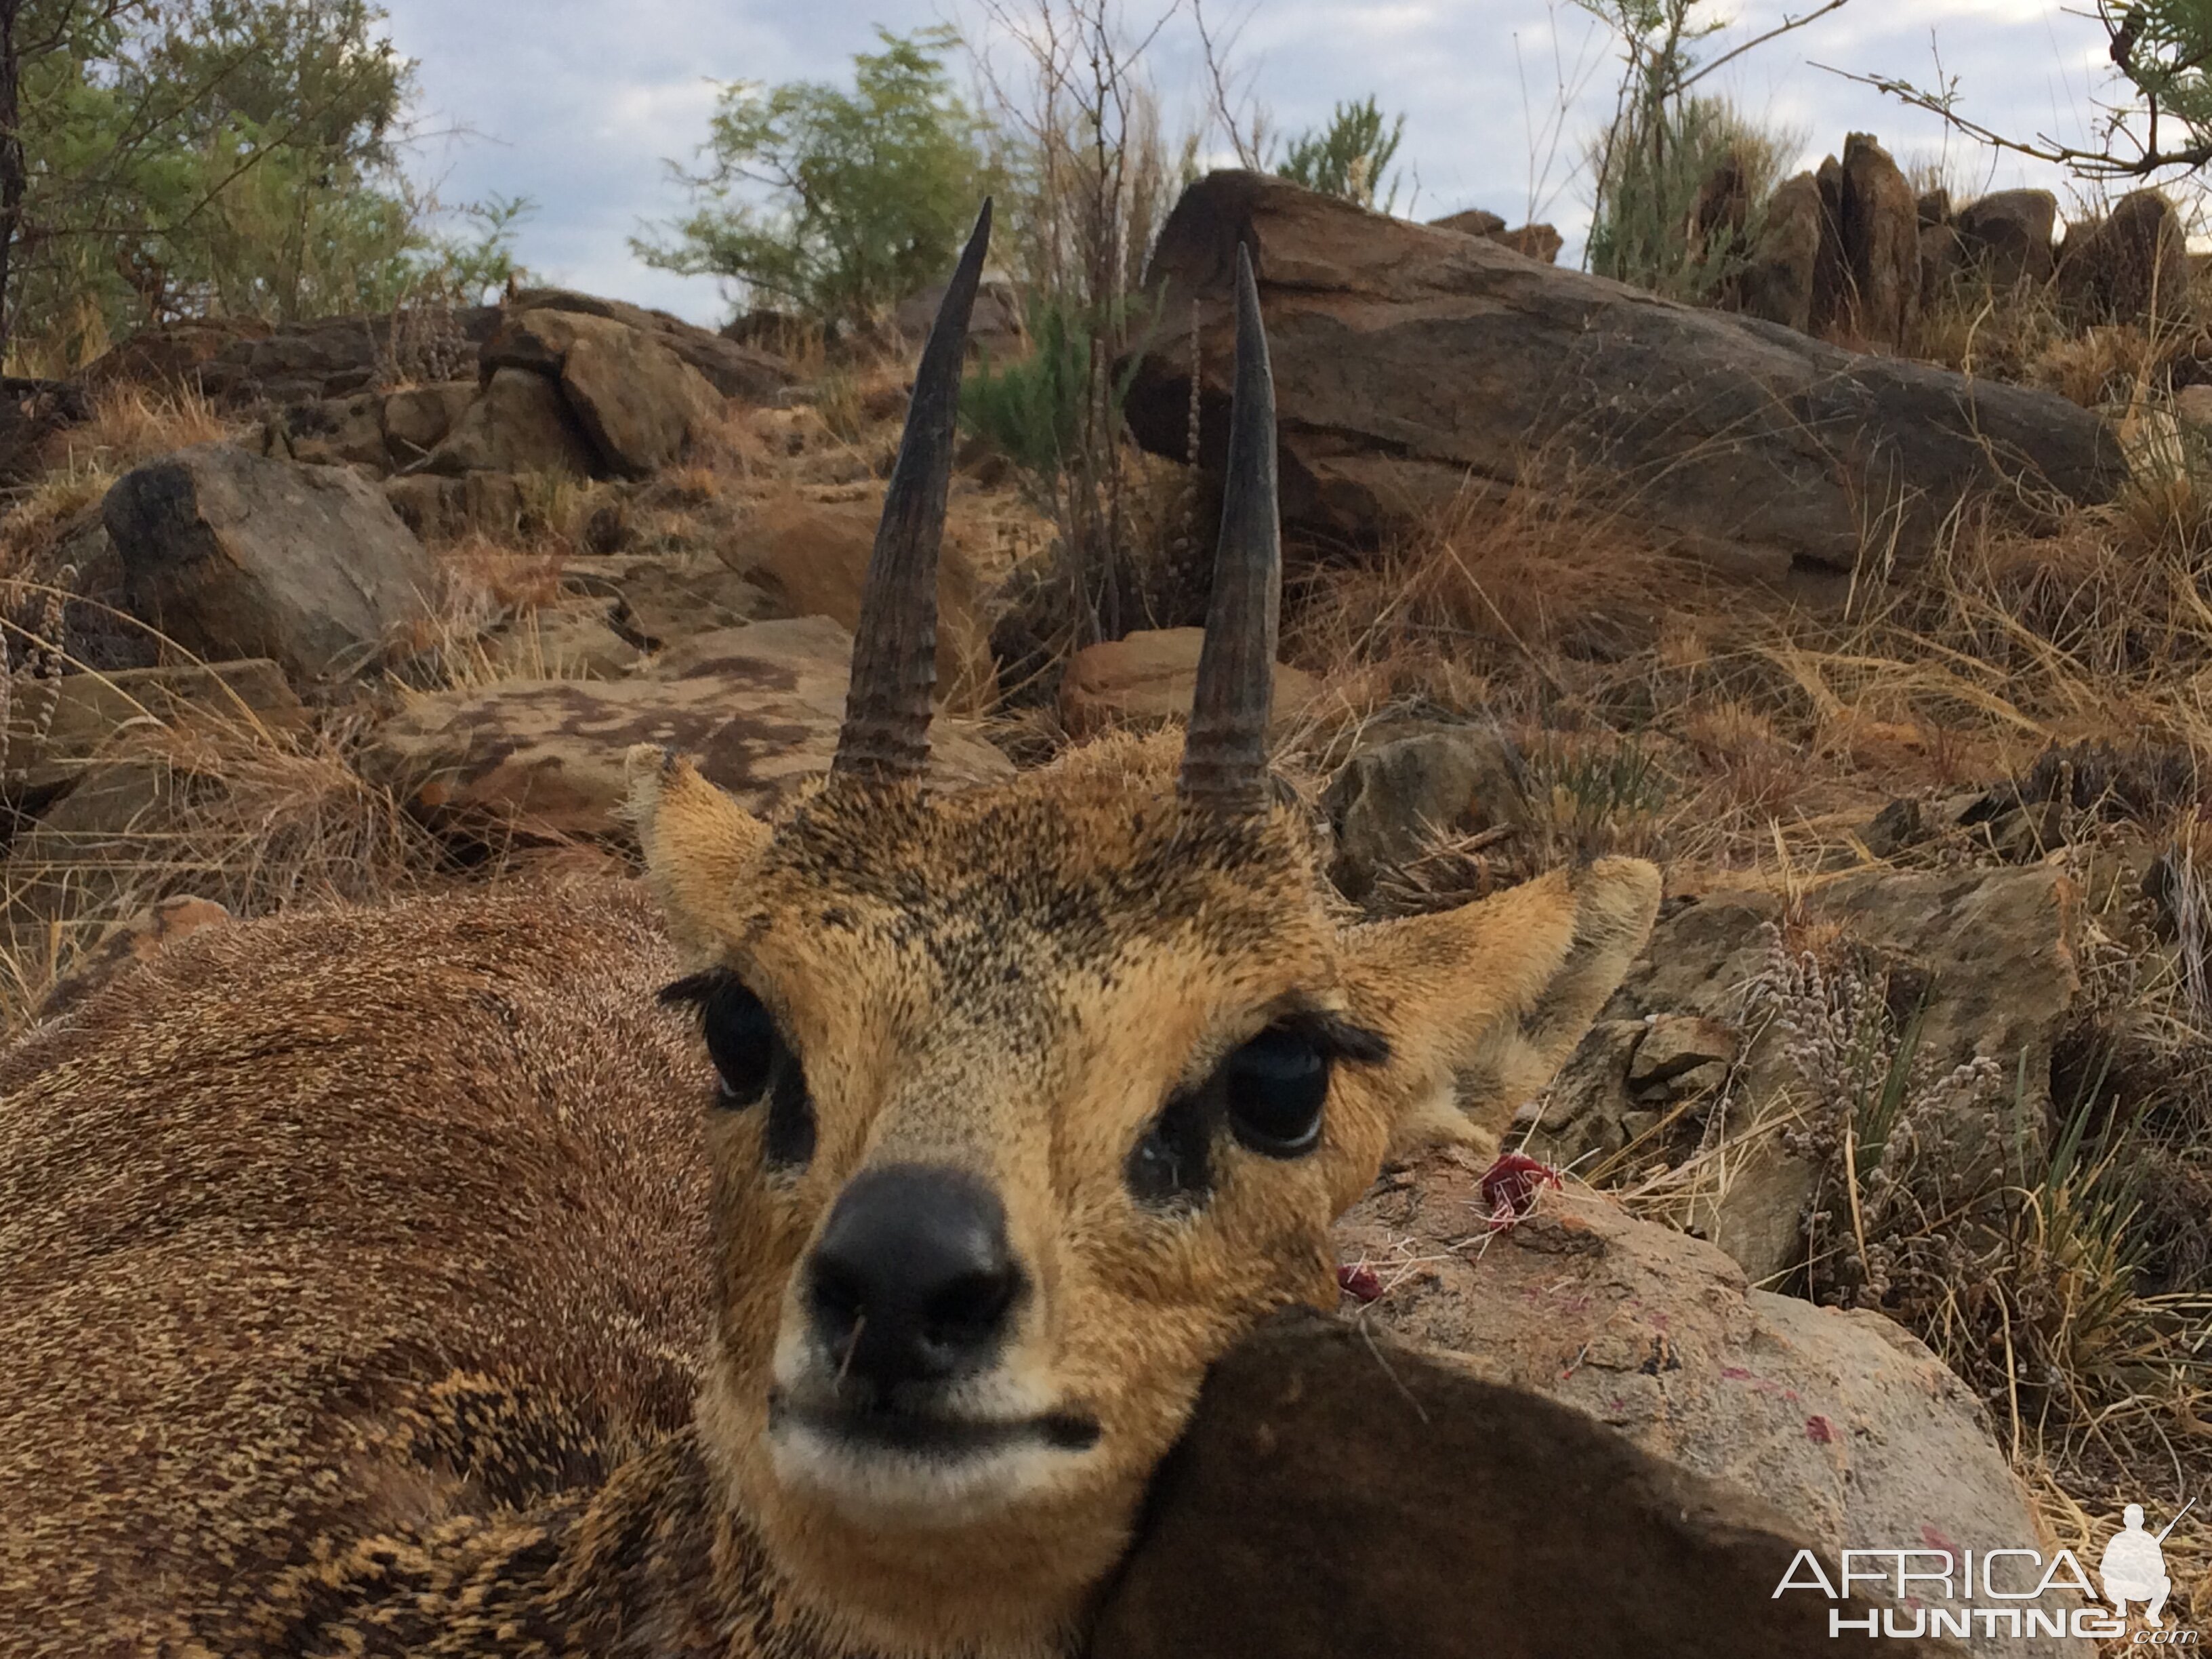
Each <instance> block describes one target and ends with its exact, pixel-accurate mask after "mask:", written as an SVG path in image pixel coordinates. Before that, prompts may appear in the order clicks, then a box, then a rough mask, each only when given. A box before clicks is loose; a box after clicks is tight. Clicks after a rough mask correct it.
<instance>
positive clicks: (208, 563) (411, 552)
mask: <svg viewBox="0 0 2212 1659" xmlns="http://www.w3.org/2000/svg"><path fill="white" fill-rule="evenodd" d="M101 513H102V516H103V518H104V519H105V520H106V525H107V531H108V534H109V535H110V536H112V538H114V541H115V548H116V551H117V552H118V554H120V555H121V556H122V559H123V565H124V569H125V575H126V578H127V580H128V582H129V585H130V591H131V600H132V603H131V609H132V611H134V612H135V613H136V614H137V615H138V616H139V617H143V618H144V619H145V620H147V621H148V622H150V623H153V624H154V625H155V627H157V628H160V629H161V630H162V631H163V632H165V633H167V635H169V636H170V637H171V638H172V639H173V640H175V641H177V642H178V643H179V644H180V645H182V646H183V647H185V649H186V650H188V651H191V652H193V653H196V654H197V655H198V656H200V657H203V658H205V659H210V660H222V659H228V658H235V657H271V658H274V659H276V661H277V662H278V663H279V664H281V665H283V668H284V670H285V671H286V672H287V673H288V674H290V675H292V676H293V677H294V678H299V679H319V678H326V677H329V676H332V675H337V674H347V673H352V672H355V671H358V670H359V669H360V668H362V666H363V665H366V664H367V663H368V661H369V660H370V659H372V658H374V656H375V655H376V654H377V653H378V652H379V651H380V649H381V648H382V647H383V645H384V643H385V641H386V636H387V635H389V634H390V633H391V632H392V630H393V629H396V628H399V627H402V626H404V625H405V624H406V623H411V622H414V621H416V620H417V619H418V618H420V617H422V614H423V611H424V601H425V598H426V596H427V595H428V593H429V592H430V591H431V588H432V585H433V578H434V574H435V573H434V571H433V569H432V567H431V563H430V559H429V556H428V554H427V553H425V552H424V551H423V549H422V543H421V542H419V541H417V540H416V538H415V536H414V534H413V533H412V532H410V531H409V529H408V528H407V526H405V525H404V524H403V523H401V522H400V520H399V517H398V514H397V513H394V512H393V511H392V507H391V506H390V504H389V503H388V502H386V501H385V499H384V496H383V495H382V494H381V493H380V492H379V491H378V489H377V488H376V487H375V486H374V484H371V483H368V482H367V481H366V480H364V479H362V477H359V476H358V475H357V474H356V473H354V472H353V471H350V470H349V469H347V468H344V467H324V466H301V465H295V464H294V463H291V462H289V461H274V460H268V459H263V458H262V457H259V456H256V455H249V454H247V453H246V452H245V451H244V450H242V449H237V448H234V447H232V446H230V445H228V444H202V445H199V446H197V447H194V448H191V449H184V450H179V451H178V452H177V453H175V454H173V455H167V456H164V457H162V458H161V459H159V460H155V461H151V462H149V463H148V464H147V465H144V466H142V467H139V468H138V469H137V470H136V471H132V472H130V473H127V474H125V476H124V477H123V478H122V479H121V480H120V481H119V482H118V483H117V484H116V485H115V487H114V488H113V489H111V490H109V491H108V493H107V498H106V502H105V503H104V504H103V506H102V508H101Z"/></svg>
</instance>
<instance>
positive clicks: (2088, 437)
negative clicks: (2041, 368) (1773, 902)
mask: <svg viewBox="0 0 2212 1659" xmlns="http://www.w3.org/2000/svg"><path fill="white" fill-rule="evenodd" d="M1906 206H1907V216H1908V219H1909V218H1910V208H1911V203H1910V200H1909V198H1908V201H1907V204H1906ZM1240 242H1242V243H1243V244H1245V245H1246V246H1249V247H1250V248H1251V249H1252V251H1253V252H1254V255H1255V261H1256V266H1257V274H1258V276H1259V279H1260V286H1261V295H1262V301H1263V305H1264V307H1265V310H1266V313H1267V329H1268V336H1269V342H1270V346H1271V349H1272V352H1273V362H1274V371H1275V391H1276V398H1277V410H1278V415H1279V422H1280V439H1279V442H1280V453H1281V459H1282V479H1281V488H1282V502H1283V511H1284V515H1285V521H1286V524H1287V526H1288V527H1289V529H1290V530H1291V532H1293V533H1295V534H1299V535H1303V536H1305V537H1309V538H1312V539H1314V540H1316V541H1317V542H1320V543H1322V544H1330V545H1335V546H1342V545H1344V544H1346V543H1351V544H1354V545H1357V544H1361V543H1364V542H1367V541H1370V540H1372V539H1373V538H1376V535H1377V534H1378V532H1380V531H1381V530H1382V529H1383V527H1384V526H1387V525H1388V524H1389V521H1390V520H1391V519H1392V518H1393V517H1394V516H1395V513H1397V512H1398V511H1400V510H1401V503H1410V504H1413V505H1414V506H1416V507H1418V505H1419V503H1420V502H1422V501H1431V500H1441V499H1448V498H1450V497H1452V496H1455V495H1458V494H1459V493H1460V492H1461V491H1462V490H1463V489H1464V488H1465V487H1466V484H1467V482H1468V476H1469V475H1470V474H1472V475H1474V478H1475V479H1476V480H1478V481H1484V480H1487V481H1494V482H1497V483H1522V484H1523V485H1525V486H1528V487H1532V488H1535V489H1541V488H1543V487H1544V485H1545V483H1546V480H1547V477H1550V476H1552V475H1551V474H1550V473H1549V472H1547V471H1545V470H1544V469H1543V468H1542V467H1541V466H1539V465H1531V458H1532V457H1534V458H1548V459H1549V460H1551V461H1553V462H1570V461H1571V462H1573V463H1575V464H1577V465H1575V466H1574V467H1573V469H1572V470H1573V471H1574V473H1575V476H1576V477H1577V488H1578V489H1582V490H1584V491H1589V490H1591V489H1595V490H1596V491H1597V493H1598V495H1600V496H1601V498H1602V497H1605V496H1607V495H1611V496H1612V497H1613V498H1616V500H1615V504H1616V505H1620V506H1628V505H1629V504H1631V503H1632V510H1633V512H1634V513H1635V516H1636V519H1637V520H1638V523H1639V524H1640V525H1643V526H1647V527H1649V528H1650V530H1651V531H1652V532H1656V533H1658V534H1660V535H1662V536H1671V537H1672V538H1674V539H1675V541H1676V542H1677V543H1678V544H1680V545H1681V546H1682V547H1683V548H1684V549H1685V550H1688V551H1691V552H1693V553H1697V554H1700V555H1704V556H1708V557H1710V558H1711V559H1713V560H1715V561H1717V562H1722V563H1723V564H1726V565H1729V566H1731V567H1733V568H1739V569H1743V570H1747V571H1749V572H1753V573H1756V574H1761V575H1765V576H1771V577H1779V576H1782V575H1784V574H1786V573H1787V572H1788V571H1789V570H1790V568H1792V566H1793V565H1796V564H1800V563H1802V564H1808V565H1812V566H1816V567H1820V568H1826V569H1830V570H1837V571H1847V570H1850V569H1851V568H1854V567H1855V566H1856V565H1857V562H1858V561H1859V558H1860V556H1861V553H1862V550H1863V547H1864V546H1865V544H1866V540H1867V538H1868V536H1869V534H1870V533H1874V532H1876V531H1878V530H1879V529H1880V528H1881V526H1882V525H1883V524H1884V523H1885V522H1888V521H1887V520H1885V518H1884V515H1894V518H1893V525H1894V529H1895V532H1896V538H1895V545H1896V548H1897V552H1898V555H1899V563H1900V565H1902V566H1904V567H1905V568H1909V567H1910V566H1911V563H1912V562H1913V561H1914V560H1915V559H1917V557H1919V556H1921V555H1922V554H1923V552H1924V551H1925V550H1926V549H1927V548H1928V547H1929V546H1930V545H1931V544H1932V538H1933V537H1934V536H1935V534H1936V530H1937V528H1938V526H1940V525H1941V524H1942V523H1943V522H1945V521H1946V520H1948V516H1949V515H1950V514H1951V513H1953V512H1954V510H1955V509H1956V507H1958V506H1959V504H1960V501H1962V500H1963V499H1965V498H1966V497H1969V496H1973V495H1983V494H1984V493H1987V492H1992V491H1994V492H1999V493H2000V495H2002V494H2003V493H2005V492H2012V491H2015V490H2016V481H2017V480H2018V479H2019V478H2020V477H2023V476H2025V477H2029V478H2031V479H2033V480H2037V481H2039V483H2040V484H2041V485H2043V486H2045V487H2047V488H2048V489H2054V490H2056V491H2057V492H2058V493H2060V494H2061V495H2066V496H2069V497H2071V498H2073V499H2075V500H2079V501H2101V500H2104V499H2106V498H2107V497H2109V496H2110V495H2111V494H2112V491H2113V490H2114V489H2115V488H2116V487H2117V486H2118V483H2119V482H2120V480H2121V478H2122V477H2123V476H2124V464H2123V462H2122V459H2121V457H2120V453H2119V451H2118V447H2117V446H2116V444H2115V443H2114V441H2113V439H2112V435H2111V433H2110V432H2109V431H2108V430H2107V428H2106V426H2105V424H2104V423H2103V422H2101V421H2100V420H2099V419H2097V418H2096V417H2095V416H2093V415H2091V414H2089V413H2088V412H2087V411H2086V410H2081V409H2078V408H2075V406H2074V405H2072V404H2069V403H2067V402H2066V401H2065V400H2064V399H2063V398H2057V397H2055V396H2052V395H2051V394H2048V393H2044V392H2032V391H2027V390H2025V389H2022V388H2019V387H2014V386H1996V385H1993V384H1990V383H1989V382H1986V381H1978V380H1967V379H1966V378H1965V377H1963V376H1960V375H1957V374H1950V373H1948V372H1946V371H1944V370H1942V369H1937V368H1929V367H1927V366H1924V365H1922V364H1918V363H1911V362H1901V361H1899V360H1896V359H1891V358H1877V357H1863V356H1854V355H1852V354H1851V353H1849V352H1846V351H1843V350H1840V349H1836V348H1834V347H1832V346H1828V345H1824V344H1821V343H1818V342H1816V341H1814V340H1810V339H1807V338H1804V337H1802V336H1799V335H1796V334H1794V333H1791V332H1790V331H1787V330H1784V329H1780V328H1775V327H1772V326H1771V325H1766V324H1763V323H1759V322H1756V321H1753V320H1750V319H1744V318H1741V317H1733V316H1729V315H1726V314H1723V313H1715V312H1711V311H1702V310H1698V309H1694V308H1692V307H1686V306H1681V305H1676V304H1673V303H1671V302H1669V301H1663V300H1660V299H1657V298H1655V297H1654V296H1652V295H1648V294H1644V293H1639V292H1638V291H1637V290H1635V289H1629V288H1626V287H1624V286H1622V285H1621V284H1620V283H1611V282H1607V281H1606V280H1604V279H1602V278H1601V277H1596V276H1589V275H1586V274H1584V273H1582V272H1579V271H1574V270H1561V269H1559V268H1557V267H1554V266H1548V265H1541V264H1535V263H1534V262H1533V261H1530V260H1528V259H1524V258H1520V257H1518V256H1516V255H1514V254H1510V253H1509V252H1505V251H1504V249H1502V248H1498V247H1497V246H1494V245H1492V244H1491V243H1489V242H1487V241H1486V240H1483V239H1481V238H1479V237H1473V236H1464V235H1457V234H1453V233H1451V232H1449V231H1443V230H1436V229H1432V228H1428V227H1425V226H1421V225H1414V224H1409V223H1407V222H1402V221H1400V220H1395V219H1390V218H1387V217H1385V216H1383V215H1380V214H1375V213H1370V212H1366V211H1364V210H1362V209H1360V208H1358V207H1356V206H1354V205H1353V204H1351V203H1348V202H1346V201H1343V200H1340V199H1339V198H1337V197H1328V196H1322V195H1319V194H1316V193H1315V192H1313V191H1305V190H1301V189H1300V188H1298V186H1297V185H1293V184H1291V183H1289V182H1288V181H1286V180H1283V179H1273V178H1269V177H1266V176H1263V175H1261V174H1258V173H1213V174H1212V175H1210V176H1209V177H1207V178H1206V179H1202V180H1200V182H1199V183H1198V184H1196V185H1193V186H1192V187H1191V188H1190V189H1189V190H1188V191H1186V192H1185V193H1184V195H1183V197H1182V201H1181V202H1180V203H1178V204H1177V205H1176V210H1175V211H1174V213H1173V214H1172V215H1171V216H1170V218H1169V220H1168V222H1167V224H1166V226H1165V227H1164V229H1163V231H1162V233H1161V235H1160V239H1159V242H1158V246H1157V248H1156V250H1155V252H1154V254H1153V258H1152V267H1151V270H1150V271H1149V272H1148V275H1147V285H1148V287H1151V288H1153V289H1158V288H1160V287H1161V286H1162V285H1164V289H1165V298H1164V314H1165V315H1168V316H1172V317H1179V318H1188V317H1189V316H1190V315H1191V307H1193V306H1194V305H1195V306H1196V307H1197V308H1198V317H1199V322H1200V338H1199V343H1200V357H1201V362H1202V365H1203V368H1202V376H1201V380H1200V404H1201V425H1200V435H1201V444H1200V452H1201V459H1202V460H1203V461H1204V462H1205V464H1206V465H1208V466H1210V467H1212V468H1213V469H1216V470H1218V468H1219V466H1220V465H1221V460H1222V457H1223V455H1224V453H1225V445H1226V440H1227V433H1228V420H1227V414H1228V404H1229V377H1230V373H1231V363H1232V362H1233V356H1234V354H1233V349H1232V343H1231V342H1232V334H1231V323H1232V314H1233V306H1232V304H1231V298H1232V287H1233V276H1234V273H1235V270H1236V250H1237V246H1238V244H1239V243H1240ZM1189 374H1190V352H1189V345H1188V334H1187V331H1185V330H1184V329H1183V328H1182V327H1181V326H1178V327H1177V328H1176V330H1175V331H1174V335H1173V337H1172V338H1167V337H1163V338H1162V339H1160V340H1159V341H1158V342H1156V343H1154V344H1153V345H1152V347H1151V349H1148V350H1147V351H1146V353H1145V355H1144V356H1143V357H1142V359H1141V361H1140V362H1138V363H1137V364H1136V365H1135V370H1134V376H1133V384H1132V386H1131V390H1130V393H1129V398H1128V405H1127V407H1128V415H1129V421H1130V424H1131V427H1132V428H1133V431H1134V432H1135V433H1136V435H1137V436H1138V438H1139V441H1141V442H1142V443H1143V444H1144V445H1145V447H1146V448H1148V449H1150V450H1152V451H1153V452H1154V453H1158V454H1163V455H1169V456H1173V457H1177V458H1180V457H1181V456H1182V454H1183V453H1184V451H1185V446H1186V442H1187V438H1188V422H1189V408H1190V385H1189Z"/></svg>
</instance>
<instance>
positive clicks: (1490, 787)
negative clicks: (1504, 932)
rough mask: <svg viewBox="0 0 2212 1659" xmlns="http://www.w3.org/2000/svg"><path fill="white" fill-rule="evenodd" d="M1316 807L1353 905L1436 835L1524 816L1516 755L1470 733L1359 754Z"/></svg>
mask: <svg viewBox="0 0 2212 1659" xmlns="http://www.w3.org/2000/svg"><path fill="white" fill-rule="evenodd" d="M1185 708H1188V702H1186V704H1185ZM1322 809H1323V810H1324V811H1327V812H1328V819H1329V824H1330V827H1331V829H1333V830H1334V833H1335V842H1336V851H1335V855H1334V860H1332V862H1331V864H1330V866H1329V879H1330V880H1332V881H1333V882H1334V883H1335V884H1336V886H1337V889H1338V890H1339V891H1340V892H1341V893H1343V895H1344V896H1346V898H1348V899H1351V900H1352V901H1354V902H1358V901H1359V900H1362V899H1364V898H1366V897H1367V896H1368V895H1369V894H1370V893H1371V892H1373V890H1374V889H1375V884H1376V880H1377V879H1378V878H1380V877H1381V876H1383V874H1384V873H1385V872H1389V871H1391V870H1394V869H1396V868H1399V867H1401V866H1403V865H1404V864H1406V863H1407V860H1411V859H1413V858H1415V857H1417V856H1418V855H1419V854H1420V853H1421V852H1422V851H1424V850H1425V848H1427V847H1428V846H1429V845H1430V844H1431V842H1434V841H1435V840H1436V839H1437V838H1438V837H1440V836H1450V835H1459V834H1473V833H1474V832H1475V831H1478V830H1481V829H1493V828H1498V827H1500V826H1507V825H1516V824H1520V823H1525V822H1526V820H1527V817H1528V803H1527V801H1526V799H1525V798H1524V797H1523V795H1522V765H1521V760H1520V757H1519V756H1517V755H1516V754H1515V753H1514V751H1513V748H1512V745H1510V744H1508V743H1507V742H1506V741H1505V739H1504V738H1502V737H1500V736H1499V735H1498V733H1497V732H1492V731H1485V730H1480V729H1477V728H1474V727H1464V728H1461V729H1457V730H1453V731H1445V732H1424V733H1420V734H1418V735H1416V736H1413V737H1408V738H1399V739H1397V740H1396V741H1395V742H1392V743H1385V744H1379V745H1377V746H1376V747H1375V748H1372V749H1367V750H1362V751H1360V752H1359V753H1358V754H1355V755H1354V756H1353V757H1352V758H1351V760H1349V761H1347V762H1346V763H1345V765H1344V767H1343V768H1342V769H1340V771H1339V772H1338V773H1337V775H1335V776H1334V778H1332V779H1331V780H1329V785H1328V790H1327V792H1326V793H1324V794H1323V796H1322Z"/></svg>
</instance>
